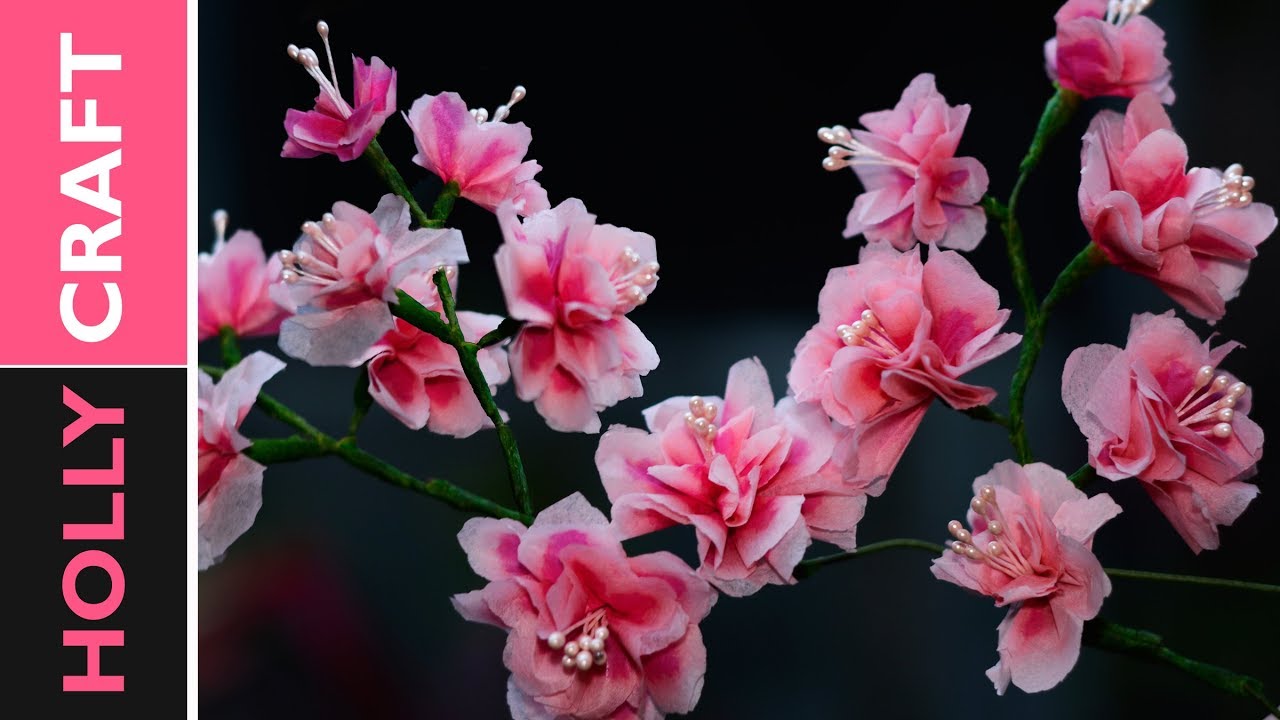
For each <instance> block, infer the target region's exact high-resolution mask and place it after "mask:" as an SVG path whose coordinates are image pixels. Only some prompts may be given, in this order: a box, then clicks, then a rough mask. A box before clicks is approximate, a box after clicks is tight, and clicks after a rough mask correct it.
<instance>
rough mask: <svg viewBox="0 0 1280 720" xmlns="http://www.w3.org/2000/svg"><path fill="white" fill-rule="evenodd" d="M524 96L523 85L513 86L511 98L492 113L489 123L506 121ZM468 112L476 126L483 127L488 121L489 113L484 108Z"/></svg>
mask: <svg viewBox="0 0 1280 720" xmlns="http://www.w3.org/2000/svg"><path fill="white" fill-rule="evenodd" d="M525 95H526V93H525V89H524V86H523V85H517V86H515V89H513V90H512V91H511V98H510V99H509V100H507V103H506V104H505V105H499V106H498V109H497V110H494V111H493V120H491V121H490V122H502V121H503V120H506V119H507V116H508V115H510V114H511V108H513V107H515V105H516V103H518V102H520V101H521V100H523V99H524V97H525ZM470 112H471V117H473V118H475V119H476V124H477V125H483V124H484V123H485V122H486V121H489V111H488V110H485V109H484V108H475V109H474V110H471V111H470Z"/></svg>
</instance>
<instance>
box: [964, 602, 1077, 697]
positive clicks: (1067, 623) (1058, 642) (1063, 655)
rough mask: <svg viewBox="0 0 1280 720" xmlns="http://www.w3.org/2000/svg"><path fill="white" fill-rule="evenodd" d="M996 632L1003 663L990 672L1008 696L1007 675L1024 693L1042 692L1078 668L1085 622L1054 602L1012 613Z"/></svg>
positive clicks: (1026, 605)
mask: <svg viewBox="0 0 1280 720" xmlns="http://www.w3.org/2000/svg"><path fill="white" fill-rule="evenodd" d="M996 632H997V635H998V637H999V640H998V641H997V646H996V647H997V649H998V650H999V652H1000V662H999V663H998V664H997V665H996V667H993V668H991V669H990V670H988V671H987V677H990V678H991V679H992V681H993V682H994V683H995V684H996V692H997V693H998V694H1004V688H1003V687H1001V686H1000V677H1001V676H1002V675H1003V673H1004V672H1007V673H1008V678H1009V679H1010V680H1012V682H1013V684H1014V685H1017V686H1018V687H1019V688H1020V689H1021V690H1023V691H1024V692H1029V693H1031V692H1041V691H1044V690H1048V689H1050V688H1052V687H1054V686H1055V685H1057V684H1058V683H1060V682H1062V681H1063V679H1065V678H1066V677H1067V674H1068V673H1070V672H1071V669H1072V668H1073V667H1075V664H1076V660H1078V659H1079V657H1080V640H1081V636H1082V635H1083V632H1084V623H1083V621H1082V620H1080V618H1077V617H1076V616H1074V615H1072V614H1071V613H1068V612H1065V611H1061V610H1059V609H1058V608H1056V607H1055V606H1054V604H1052V603H1046V602H1027V603H1023V604H1022V605H1021V606H1019V607H1017V608H1015V609H1014V610H1012V611H1010V613H1009V614H1008V615H1007V616H1005V619H1004V621H1003V622H1001V623H1000V626H999V628H997V631H996ZM998 668H1003V670H998Z"/></svg>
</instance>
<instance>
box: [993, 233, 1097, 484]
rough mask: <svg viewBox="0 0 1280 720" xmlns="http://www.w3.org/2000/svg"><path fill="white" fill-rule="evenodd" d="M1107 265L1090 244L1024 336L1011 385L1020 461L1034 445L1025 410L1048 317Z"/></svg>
mask: <svg viewBox="0 0 1280 720" xmlns="http://www.w3.org/2000/svg"><path fill="white" fill-rule="evenodd" d="M1106 263H1107V259H1106V256H1105V255H1103V254H1102V251H1101V250H1099V249H1098V246H1097V245H1094V244H1093V243H1089V244H1088V245H1086V246H1085V248H1084V249H1083V250H1081V251H1080V252H1079V254H1077V255H1076V256H1075V257H1074V258H1073V259H1072V260H1071V262H1069V263H1067V266H1066V267H1065V268H1063V269H1062V272H1061V273H1059V274H1058V278H1057V279H1056V280H1054V282H1053V287H1052V288H1050V289H1049V294H1048V295H1046V296H1045V298H1044V301H1043V302H1042V303H1040V307H1039V308H1038V309H1037V311H1036V313H1035V314H1034V315H1033V316H1032V318H1031V320H1030V322H1028V323H1027V332H1026V334H1025V335H1023V337H1022V349H1021V352H1020V354H1019V355H1018V366H1017V368H1016V369H1015V370H1014V371H1013V380H1012V381H1011V382H1010V384H1009V441H1010V442H1011V443H1013V449H1014V453H1015V454H1016V455H1017V458H1018V462H1020V463H1029V462H1031V460H1032V456H1031V446H1030V443H1029V442H1028V440H1027V427H1026V421H1025V419H1024V417H1023V408H1024V406H1025V404H1026V395H1027V384H1028V383H1029V382H1030V380H1031V373H1032V372H1033V371H1034V370H1035V367H1036V360H1038V359H1039V358H1040V351H1041V350H1042V349H1043V348H1044V336H1045V327H1046V326H1047V325H1048V322H1049V314H1050V313H1052V312H1053V309H1054V308H1055V307H1057V306H1058V303H1060V302H1061V301H1062V300H1063V298H1065V297H1067V296H1068V295H1070V294H1071V293H1072V292H1074V291H1075V290H1076V288H1078V287H1080V284H1081V283H1083V282H1084V281H1085V279H1086V278H1088V277H1089V276H1090V275H1092V274H1093V273H1094V272H1096V271H1097V270H1098V268H1101V267H1102V266H1103V265H1105V264H1106Z"/></svg>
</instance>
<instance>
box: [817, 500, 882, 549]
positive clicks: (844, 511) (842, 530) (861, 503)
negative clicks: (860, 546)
mask: <svg viewBox="0 0 1280 720" xmlns="http://www.w3.org/2000/svg"><path fill="white" fill-rule="evenodd" d="M866 509H867V496H866V495H862V494H858V495H827V494H822V495H810V496H808V497H806V498H805V499H804V506H803V507H802V508H801V514H802V515H803V516H804V521H805V524H806V525H808V526H809V534H810V535H811V536H812V537H813V539H814V540H821V541H822V542H828V543H831V544H832V545H836V546H837V547H839V548H840V549H841V550H853V549H855V548H856V547H857V531H858V523H859V522H860V521H861V520H862V516H863V515H864V514H865V513H866Z"/></svg>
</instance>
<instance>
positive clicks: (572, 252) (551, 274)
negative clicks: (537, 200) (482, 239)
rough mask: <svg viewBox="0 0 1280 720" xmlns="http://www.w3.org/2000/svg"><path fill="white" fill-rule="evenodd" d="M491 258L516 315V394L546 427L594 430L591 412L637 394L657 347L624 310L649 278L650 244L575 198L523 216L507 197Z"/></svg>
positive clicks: (654, 272)
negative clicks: (500, 238) (499, 240)
mask: <svg viewBox="0 0 1280 720" xmlns="http://www.w3.org/2000/svg"><path fill="white" fill-rule="evenodd" d="M498 220H499V223H500V224H501V226H502V232H503V235H504V236H505V237H506V241H505V242H504V243H503V244H502V246H501V247H499V248H498V252H497V255H496V256H495V258H494V264H495V265H496V267H497V271H498V280H499V281H500V282H501V283H502V291H503V293H504V294H505V295H506V300H507V312H508V314H509V315H510V316H511V317H513V318H515V319H517V320H522V321H524V326H523V327H522V328H521V329H520V332H519V333H518V334H517V335H516V337H515V340H514V341H513V342H512V343H511V347H510V358H511V376H512V379H513V380H514V381H515V385H516V395H517V396H519V398H520V399H521V400H524V401H525V402H533V403H534V407H536V408H537V410H538V413H539V414H541V415H542V417H543V418H545V419H546V421H547V424H548V425H550V426H551V428H552V429H554V430H560V431H562V432H589V433H594V432H599V431H600V416H599V415H598V413H599V412H600V411H601V410H603V409H605V408H607V407H610V406H612V405H614V404H616V403H617V402H618V401H620V400H624V399H626V398H631V397H638V396H639V395H640V394H641V393H642V392H643V388H642V387H641V383H640V377H641V376H643V375H646V374H648V372H649V371H650V370H653V369H654V368H656V367H657V366H658V353H657V351H656V350H654V347H653V344H652V343H650V342H649V340H648V338H646V337H645V336H644V334H643V333H642V332H640V328H638V327H636V325H635V323H633V322H631V320H629V319H627V314H628V313H630V312H631V311H632V310H634V309H635V308H636V307H638V306H640V305H642V304H644V302H645V301H646V300H647V299H648V297H649V295H650V294H651V293H652V292H653V290H654V288H655V287H656V286H657V283H658V263H657V251H656V249H655V246H654V241H653V237H652V236H649V235H646V234H644V233H639V232H635V231H633V230H628V229H627V228H620V227H614V226H613V225H597V224H596V222H595V215H592V214H591V213H589V212H587V209H586V207H585V206H584V205H583V204H582V201H581V200H576V199H569V200H566V201H564V202H562V203H560V204H559V205H557V206H556V207H555V208H553V209H551V210H544V211H542V212H540V213H535V214H534V215H531V216H530V217H528V218H526V219H525V220H524V221H523V223H522V222H521V221H520V220H519V219H518V218H517V217H516V214H515V211H514V209H513V208H511V206H510V205H507V206H504V208H500V209H499V212H498Z"/></svg>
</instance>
